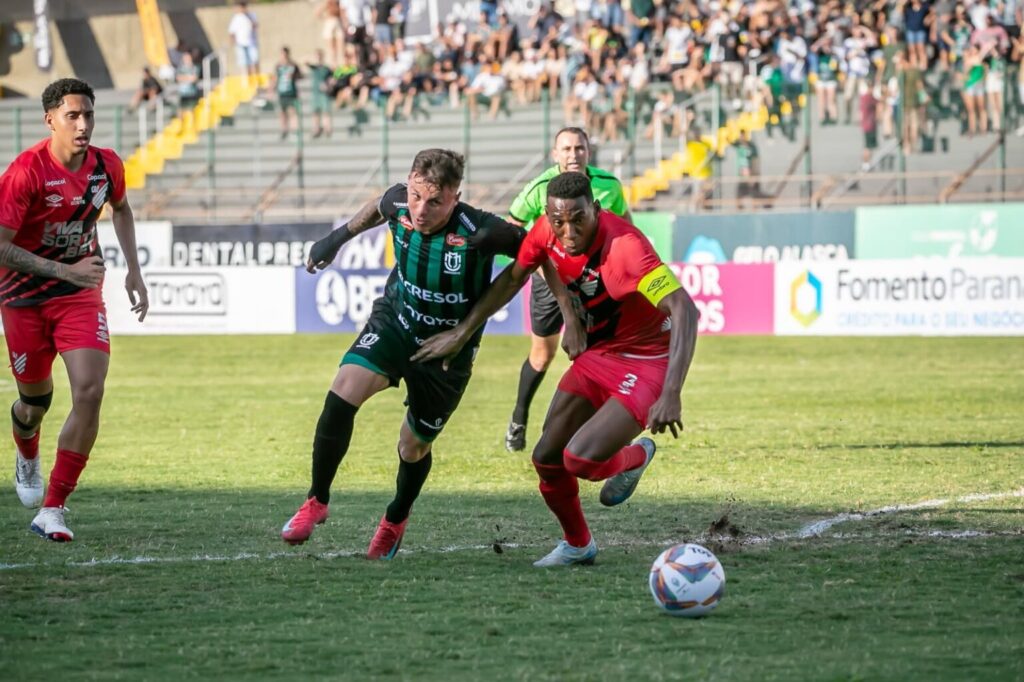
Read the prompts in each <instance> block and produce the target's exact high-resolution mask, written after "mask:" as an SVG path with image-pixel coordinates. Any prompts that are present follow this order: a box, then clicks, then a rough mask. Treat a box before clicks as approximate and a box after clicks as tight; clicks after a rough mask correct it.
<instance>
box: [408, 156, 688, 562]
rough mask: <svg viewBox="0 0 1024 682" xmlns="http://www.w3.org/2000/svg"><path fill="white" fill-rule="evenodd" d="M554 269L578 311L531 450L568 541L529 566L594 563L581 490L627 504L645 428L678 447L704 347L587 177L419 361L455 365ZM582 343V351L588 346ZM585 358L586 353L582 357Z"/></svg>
mask: <svg viewBox="0 0 1024 682" xmlns="http://www.w3.org/2000/svg"><path fill="white" fill-rule="evenodd" d="M548 259H550V261H551V262H552V263H553V264H554V266H555V269H556V270H557V272H558V276H559V279H560V280H561V281H562V282H564V283H565V284H566V286H567V288H568V290H569V292H570V294H572V295H573V296H574V297H575V299H576V302H577V303H578V310H579V315H578V316H577V317H576V318H575V319H573V318H572V317H571V316H570V317H567V318H566V339H567V340H566V344H567V348H568V350H569V352H570V356H572V357H573V358H574V359H573V364H572V366H571V367H570V368H569V370H568V371H567V372H566V373H565V375H563V376H562V379H561V381H560V382H559V384H558V390H557V391H556V392H555V397H554V399H553V400H552V402H551V406H550V408H549V409H548V415H547V418H546V419H545V422H544V431H543V433H542V434H541V437H540V441H539V442H538V443H537V446H536V447H535V448H534V450H533V464H534V467H535V468H536V469H537V473H538V474H539V475H540V492H541V495H542V496H543V498H544V501H545V502H546V503H547V505H548V507H549V508H550V509H551V511H552V512H553V513H554V515H555V517H556V518H557V519H558V521H559V523H560V524H561V526H562V530H563V531H564V535H565V537H564V540H562V541H561V542H560V543H559V544H558V546H557V547H555V549H554V550H553V551H552V552H551V553H549V554H548V555H547V556H545V557H543V558H542V559H540V560H539V561H536V562H534V566H539V567H545V566H565V565H569V564H589V563H593V561H594V557H595V556H596V555H597V544H596V543H595V542H594V539H593V537H592V536H591V534H590V529H589V528H588V527H587V522H586V519H585V518H584V516H583V510H582V507H581V505H580V499H579V484H578V482H577V479H578V478H584V479H587V480H589V481H601V480H603V481H605V484H604V487H603V488H602V490H601V496H600V498H601V503H602V504H604V505H606V506H615V505H618V504H622V503H623V502H625V501H626V500H627V499H629V497H630V496H631V495H632V494H633V491H634V490H635V489H636V486H637V483H638V482H639V481H640V477H641V475H642V474H643V472H644V470H645V469H646V468H647V466H648V465H649V464H650V463H651V460H652V459H653V457H654V451H655V445H654V441H653V440H651V439H650V438H640V439H639V440H637V441H635V442H631V441H633V439H634V438H635V437H636V436H638V435H639V434H640V433H642V432H643V431H644V429H646V428H650V430H651V432H652V433H656V434H657V433H662V432H664V431H665V430H666V429H667V430H669V431H671V433H672V435H673V436H674V437H678V436H679V432H680V431H681V430H682V428H683V423H682V405H681V403H680V392H681V391H682V387H683V382H684V381H685V380H686V374H687V372H688V370H689V367H690V362H691V360H692V359H693V351H694V346H695V344H696V340H697V317H698V312H697V308H696V306H695V305H694V303H693V301H692V300H691V299H690V297H689V295H688V294H687V293H686V290H685V289H683V288H682V287H681V286H680V284H679V281H678V280H677V279H676V277H675V276H674V275H673V274H672V271H671V270H669V268H668V266H667V265H665V264H664V263H662V262H661V260H660V259H659V258H658V256H657V255H656V254H655V252H654V249H653V247H652V246H651V245H650V243H649V242H648V241H647V238H646V237H644V235H643V234H642V233H641V232H640V231H639V230H637V229H636V227H634V226H633V225H631V224H630V223H628V222H627V221H625V220H623V219H622V218H619V217H618V216H616V215H614V214H612V213H610V212H608V211H603V210H601V209H600V206H599V205H598V204H597V203H596V202H595V201H594V197H593V193H592V191H591V188H590V181H589V180H588V179H587V176H585V175H583V174H582V173H563V174H561V175H559V176H557V177H555V178H554V179H552V180H551V183H550V185H548V197H547V208H546V214H545V216H544V217H542V218H540V219H539V220H538V222H537V223H536V224H535V225H534V227H533V229H532V230H530V232H529V233H528V234H527V236H526V239H525V240H524V241H523V244H522V246H521V247H520V249H519V255H518V256H517V258H516V261H515V263H513V264H512V265H510V266H509V267H508V268H507V269H506V270H505V271H504V272H503V273H502V274H501V275H500V276H499V277H498V278H497V279H496V280H495V282H494V284H493V285H492V287H491V288H490V290H489V291H488V293H487V294H486V295H485V296H484V297H483V298H482V299H481V300H480V302H479V303H477V304H476V306H474V308H473V311H472V312H471V313H470V314H469V315H468V316H467V317H466V318H465V319H464V320H463V322H462V323H460V324H459V325H458V326H457V327H455V328H454V329H452V330H451V331H448V332H445V333H443V334H438V335H436V336H432V337H431V338H429V339H427V340H426V341H425V342H424V344H423V346H422V348H421V349H420V351H418V352H417V353H416V354H415V355H414V356H413V360H431V359H437V358H448V357H451V355H452V354H453V353H455V352H457V351H458V350H459V349H460V348H461V347H462V345H463V344H464V343H465V340H466V339H468V338H469V337H470V335H471V334H472V333H473V331H474V330H475V329H476V328H477V327H478V326H479V325H480V324H482V323H483V322H484V321H486V320H487V318H488V317H489V316H490V315H491V314H492V313H493V312H494V311H496V310H498V309H499V308H500V307H501V306H502V305H504V304H505V302H507V301H508V300H510V299H511V298H512V296H514V295H515V292H516V291H518V290H519V288H520V287H521V286H522V285H523V284H524V283H525V282H526V281H527V279H528V278H529V276H530V273H532V272H533V271H534V270H536V269H537V268H538V267H539V266H541V265H542V264H543V263H544V262H545V261H547V260H548ZM584 334H585V340H584V338H583V335H584ZM584 348H585V350H584Z"/></svg>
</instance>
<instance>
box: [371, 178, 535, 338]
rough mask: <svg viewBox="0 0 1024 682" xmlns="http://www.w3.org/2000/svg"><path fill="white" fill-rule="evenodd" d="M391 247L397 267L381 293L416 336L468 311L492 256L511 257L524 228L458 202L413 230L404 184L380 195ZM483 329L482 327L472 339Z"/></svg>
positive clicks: (480, 290) (489, 271)
mask: <svg viewBox="0 0 1024 682" xmlns="http://www.w3.org/2000/svg"><path fill="white" fill-rule="evenodd" d="M378 210H379V211H380V214H381V215H382V216H384V218H385V219H387V221H388V228H389V229H390V230H391V239H392V243H393V245H394V250H395V268H394V270H392V271H391V276H390V277H388V283H387V286H386V287H385V289H384V298H385V299H386V300H387V301H388V302H389V303H390V304H391V306H392V308H393V310H394V311H395V314H396V316H397V318H398V322H399V324H401V325H402V327H403V328H404V329H406V330H407V331H408V332H409V333H410V334H412V335H413V336H414V338H418V339H425V338H427V337H429V336H432V335H434V334H436V333H438V332H441V331H445V330H447V329H451V328H452V327H454V326H455V325H457V324H458V323H459V322H461V321H462V319H463V318H464V317H465V316H466V315H468V314H469V311H470V310H471V309H472V308H473V305H474V304H475V303H476V302H477V301H478V300H480V298H481V297H482V296H483V294H484V292H485V291H486V290H487V287H488V286H490V283H491V274H492V271H493V268H494V256H496V255H497V254H504V255H506V256H509V257H512V258H515V255H516V253H517V252H518V251H519V244H520V243H521V242H522V241H523V237H524V236H525V234H526V233H525V231H524V230H523V229H522V228H519V227H516V226H515V225H512V224H511V223H507V222H505V221H504V220H502V219H501V218H499V217H498V216H496V215H494V214H491V213H488V212H486V211H481V210H479V209H476V208H473V207H472V206H469V205H468V204H465V203H463V202H461V201H460V202H459V203H458V204H457V205H456V206H455V210H454V211H453V212H452V215H451V218H449V220H448V223H447V224H446V225H445V226H444V228H443V229H441V230H439V231H437V232H435V233H434V234H431V235H425V234H422V233H420V232H417V231H416V230H415V229H414V228H413V224H412V219H411V218H410V216H409V202H408V196H407V190H406V186H405V185H404V184H398V185H394V186H393V187H391V188H390V189H388V190H387V191H386V192H385V193H384V195H383V196H382V197H381V199H380V204H379V205H378ZM482 333H483V329H482V328H481V329H480V331H479V332H478V333H477V335H476V336H475V337H474V342H475V341H476V340H477V339H478V338H479V335H480V334H482Z"/></svg>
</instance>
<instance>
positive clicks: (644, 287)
mask: <svg viewBox="0 0 1024 682" xmlns="http://www.w3.org/2000/svg"><path fill="white" fill-rule="evenodd" d="M681 288H682V285H681V284H679V280H678V279H676V276H675V274H674V273H673V272H672V270H670V269H669V267H668V266H667V265H665V264H664V263H662V264H661V265H659V266H658V267H656V268H654V269H653V270H651V271H650V272H648V273H647V274H646V275H644V276H643V278H642V279H641V280H640V283H639V284H638V285H637V287H636V290H637V291H639V292H640V293H641V294H643V296H644V298H646V299H647V300H648V301H650V302H651V305H653V306H654V307H655V308H657V307H658V304H659V303H661V300H662V299H663V298H665V297H666V296H668V295H669V294H671V293H672V292H673V291H675V290H677V289H681Z"/></svg>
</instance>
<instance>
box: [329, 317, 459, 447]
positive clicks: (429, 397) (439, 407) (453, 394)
mask: <svg viewBox="0 0 1024 682" xmlns="http://www.w3.org/2000/svg"><path fill="white" fill-rule="evenodd" d="M418 348H419V345H418V344H417V343H416V341H415V339H414V338H413V336H412V334H410V333H409V332H407V331H406V330H405V329H404V328H403V326H402V325H401V323H400V322H399V321H398V319H397V315H396V314H395V312H394V310H393V309H392V308H391V304H390V303H389V302H387V301H385V300H384V299H382V298H381V299H377V301H375V302H374V304H373V311H372V312H371V313H370V319H369V320H367V322H366V326H365V327H364V328H363V331H362V332H360V334H359V336H358V337H357V338H356V340H355V341H354V342H353V343H352V346H351V347H349V349H348V352H347V353H345V356H344V357H343V358H342V359H341V364H342V365H360V366H361V367H365V368H367V369H369V370H370V371H372V372H376V373H377V374H380V375H382V376H385V377H387V378H388V380H389V381H390V382H391V385H392V386H398V383H399V381H401V380H403V379H404V380H405V390H406V396H405V404H406V406H407V407H408V408H409V409H408V410H407V411H406V414H405V419H406V422H407V423H408V424H409V428H411V429H412V431H413V433H415V434H416V435H417V436H418V437H419V438H420V439H421V440H423V441H425V442H427V443H429V442H431V441H433V440H434V439H435V438H437V437H438V436H439V435H440V434H441V431H443V430H444V427H445V424H447V423H448V419H449V418H450V417H451V416H452V413H453V412H455V408H456V407H458V405H459V401H460V400H462V394H463V393H464V392H465V391H466V385H467V384H469V377H470V375H471V374H472V372H473V358H474V356H475V355H476V348H475V347H469V346H467V347H466V348H463V349H462V352H460V353H459V355H458V356H457V357H456V358H455V359H454V360H452V362H451V364H450V365H449V367H448V370H447V371H445V370H444V369H442V363H441V361H440V360H436V361H433V362H426V363H424V362H410V360H409V358H410V357H411V356H412V354H413V353H415V352H416V350H417V349H418Z"/></svg>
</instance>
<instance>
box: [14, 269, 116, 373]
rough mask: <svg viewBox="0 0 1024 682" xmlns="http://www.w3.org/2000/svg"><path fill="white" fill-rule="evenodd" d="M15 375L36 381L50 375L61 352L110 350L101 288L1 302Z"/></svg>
mask: <svg viewBox="0 0 1024 682" xmlns="http://www.w3.org/2000/svg"><path fill="white" fill-rule="evenodd" d="M0 314H2V316H3V322H4V334H5V335H6V336H7V351H8V353H9V354H10V357H11V370H12V371H13V372H14V378H15V379H17V380H18V381H20V382H21V383H23V384H34V383H36V382H38V381H42V380H44V379H46V378H48V377H49V376H50V369H51V367H52V366H53V360H54V358H55V357H57V353H63V352H65V351H69V350H78V349H79V348H95V349H96V350H101V351H103V352H104V353H108V354H109V353H110V332H109V330H108V329H107V307H106V306H105V305H103V295H102V292H101V290H100V289H99V288H98V287H97V288H96V289H83V290H82V291H80V292H78V293H77V294H72V295H70V296H58V297H57V298H53V299H50V300H49V301H46V302H45V303H41V304H39V305H31V306H25V307H23V308H12V307H10V306H0Z"/></svg>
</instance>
